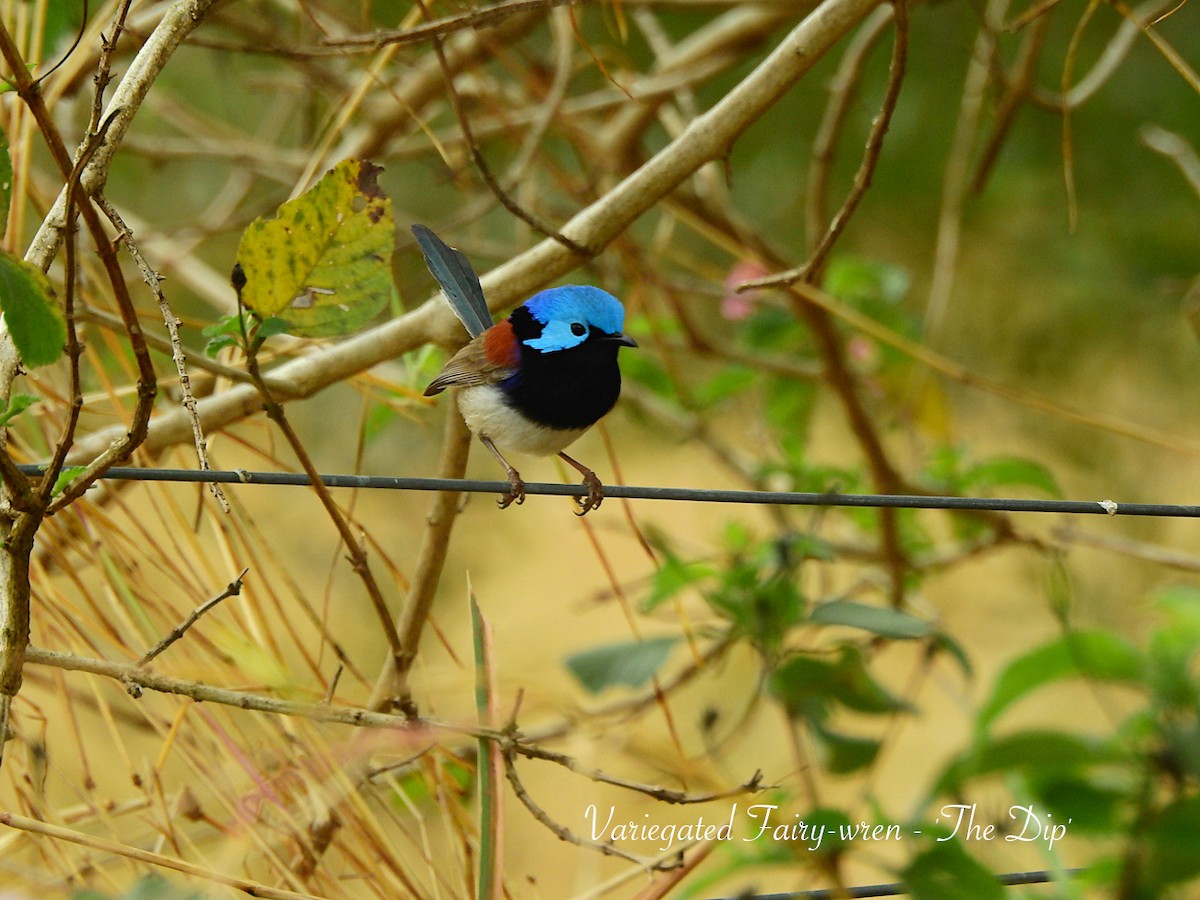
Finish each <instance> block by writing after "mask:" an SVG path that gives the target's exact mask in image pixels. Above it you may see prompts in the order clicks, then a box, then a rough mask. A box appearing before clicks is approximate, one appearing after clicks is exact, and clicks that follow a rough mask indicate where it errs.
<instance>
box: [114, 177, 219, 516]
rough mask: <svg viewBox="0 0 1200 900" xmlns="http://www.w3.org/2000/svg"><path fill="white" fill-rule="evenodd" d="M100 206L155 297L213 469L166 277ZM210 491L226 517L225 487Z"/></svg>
mask: <svg viewBox="0 0 1200 900" xmlns="http://www.w3.org/2000/svg"><path fill="white" fill-rule="evenodd" d="M96 203H97V204H98V205H99V207H100V208H101V209H102V210H103V211H104V214H105V215H106V216H108V220H109V221H110V222H112V224H113V227H115V228H116V229H117V239H118V240H119V241H120V242H121V243H122V244H124V245H125V249H126V250H127V251H129V255H130V256H131V257H133V261H134V263H135V264H136V265H137V267H138V271H140V272H141V273H142V280H143V281H144V282H145V283H146V286H147V287H148V288H150V292H151V293H152V294H154V299H155V301H156V302H157V303H158V308H159V311H160V312H161V313H162V317H163V324H165V325H166V326H167V335H168V338H169V340H170V346H171V359H172V360H174V362H175V371H176V372H177V373H178V374H179V390H180V394H181V395H182V396H181V400H180V402H181V403H182V404H183V408H184V409H186V410H187V413H188V420H189V421H190V422H191V425H192V439H193V441H194V442H195V445H196V458H197V461H198V462H199V464H200V468H201V469H205V470H207V469H211V468H212V466H211V465H209V462H208V442H207V441H206V440H205V439H204V427H203V426H202V425H201V424H200V417H199V416H198V415H196V397H195V395H194V394H193V393H192V379H191V376H190V375H189V374H188V369H187V357H186V356H185V355H184V352H183V341H182V340H180V337H179V326H180V325H182V324H183V323H182V321H181V320H180V319H179V317H178V316H176V315H175V312H174V311H173V310H172V309H171V305H170V304H169V303H168V302H167V297H166V295H165V294H164V293H163V290H162V287H161V284H162V280H163V278H162V276H161V275H159V274H158V273H157V272H156V271H154V269H153V268H151V266H150V263H149V262H148V261H147V260H146V257H145V256H143V255H142V251H141V249H140V248H139V247H138V245H137V242H136V241H135V240H134V238H133V232H132V231H130V229H129V226H128V225H126V224H125V220H124V219H122V218H121V214H120V213H119V212H117V209H116V207H114V206H113V205H112V204H111V203H109V202H108V198H107V197H105V196H104V194H99V195H98V196H97V197H96ZM208 489H209V490H210V491H211V492H212V495H213V497H214V498H215V499H216V501H217V503H218V504H219V505H220V507H221V510H222V511H223V512H226V513H227V512H229V500H228V499H226V497H225V492H224V491H223V490H222V489H221V485H219V484H217V483H216V482H209V484H208Z"/></svg>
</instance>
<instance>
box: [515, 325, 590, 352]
mask: <svg viewBox="0 0 1200 900" xmlns="http://www.w3.org/2000/svg"><path fill="white" fill-rule="evenodd" d="M587 336H588V333H587V332H586V331H585V332H584V333H583V334H574V333H573V332H572V331H571V323H570V322H565V321H563V320H562V319H557V320H555V321H553V322H550V323H549V324H547V325H546V326H545V327H544V328H543V329H542V334H541V337H535V338H529V340H526V341H522V342H521V343H522V344H524V345H525V346H526V347H532V348H533V349H534V350H541V351H542V352H543V353H553V352H554V351H555V350H570V349H571V348H572V347H578V346H579V345H580V344H582V343H583V342H584V341H586V340H587Z"/></svg>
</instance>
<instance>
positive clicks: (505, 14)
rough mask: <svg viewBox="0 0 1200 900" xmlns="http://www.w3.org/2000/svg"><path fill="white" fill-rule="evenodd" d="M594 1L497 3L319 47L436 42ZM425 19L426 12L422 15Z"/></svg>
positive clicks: (365, 47) (514, 0)
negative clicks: (459, 33) (558, 8)
mask: <svg viewBox="0 0 1200 900" xmlns="http://www.w3.org/2000/svg"><path fill="white" fill-rule="evenodd" d="M588 2H594V0H508V2H507V3H497V4H496V5H495V6H485V7H482V8H479V9H472V10H468V11H467V12H464V13H458V14H457V15H453V16H445V17H444V18H441V19H433V18H432V17H430V18H429V21H427V22H426V23H425V24H424V25H417V26H415V27H413V28H400V29H393V30H386V29H383V30H380V31H376V32H374V33H373V34H364V35H355V36H354V37H348V38H337V39H332V40H326V41H325V42H324V43H323V45H322V46H324V47H326V48H329V49H338V50H344V49H362V50H377V49H379V48H380V47H386V46H403V45H406V44H417V43H422V42H424V41H434V42H437V41H438V40H441V39H442V38H444V37H445V36H446V35H449V34H454V33H455V32H458V31H465V30H467V29H477V28H483V27H487V26H492V25H495V24H497V23H499V22H502V21H504V20H505V19H508V18H511V17H512V16H516V15H521V14H522V13H532V12H540V11H542V10H551V9H553V8H554V7H556V6H574V5H575V4H580V3H588ZM426 15H427V16H428V12H426Z"/></svg>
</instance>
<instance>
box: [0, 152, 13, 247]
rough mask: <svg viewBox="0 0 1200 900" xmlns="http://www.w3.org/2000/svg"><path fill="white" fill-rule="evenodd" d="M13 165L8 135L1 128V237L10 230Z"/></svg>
mask: <svg viewBox="0 0 1200 900" xmlns="http://www.w3.org/2000/svg"><path fill="white" fill-rule="evenodd" d="M12 186H13V167H12V156H11V155H9V152H8V136H7V135H6V134H5V133H4V129H3V128H0V238H2V237H4V233H5V232H6V231H8V207H9V204H11V203H12Z"/></svg>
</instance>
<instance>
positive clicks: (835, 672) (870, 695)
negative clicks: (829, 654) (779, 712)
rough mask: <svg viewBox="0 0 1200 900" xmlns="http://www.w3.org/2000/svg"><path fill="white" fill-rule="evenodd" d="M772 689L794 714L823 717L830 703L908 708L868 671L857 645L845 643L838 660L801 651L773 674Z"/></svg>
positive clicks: (863, 708)
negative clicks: (851, 645) (821, 657)
mask: <svg viewBox="0 0 1200 900" xmlns="http://www.w3.org/2000/svg"><path fill="white" fill-rule="evenodd" d="M770 685H771V691H772V693H774V694H775V696H776V697H778V698H779V699H780V700H781V701H782V702H783V705H784V709H786V710H787V713H788V715H789V716H790V717H791V718H793V719H797V718H804V719H809V720H811V721H817V722H819V721H821V720H822V719H823V718H824V717H825V714H826V712H827V710H828V708H829V704H830V703H840V704H841V705H842V706H845V707H847V708H848V709H853V710H856V711H857V712H862V713H888V712H895V711H897V710H903V709H906V708H907V707H906V705H905V704H904V702H903V701H901V700H899V699H897V698H896V697H893V696H892V695H891V694H889V693H888V692H887V691H886V690H884V689H883V687H882V686H880V684H879V683H878V682H876V681H875V679H873V678H872V677H871V675H870V673H869V672H867V669H866V665H865V663H864V662H863V658H862V654H861V653H859V651H858V650H857V648H855V647H850V646H846V647H842V648H841V651H840V653H839V655H838V659H837V660H836V661H830V660H828V659H820V658H817V657H814V656H807V655H804V654H800V653H797V654H795V655H793V656H790V657H788V659H787V660H785V661H784V663H783V664H782V665H781V666H780V667H779V668H778V669H777V670H776V671H775V672H774V674H773V675H772V676H771V681H770Z"/></svg>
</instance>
